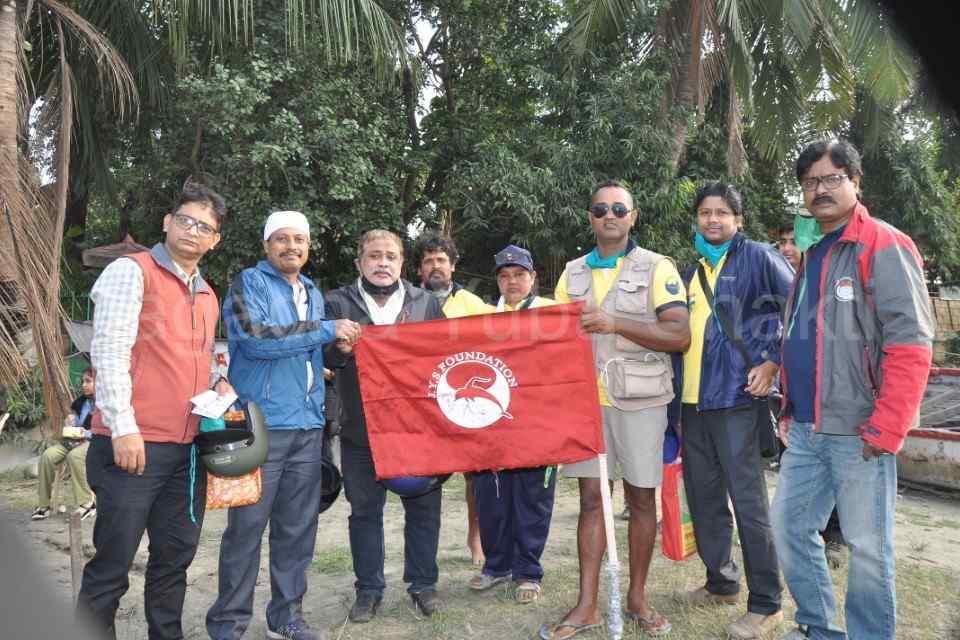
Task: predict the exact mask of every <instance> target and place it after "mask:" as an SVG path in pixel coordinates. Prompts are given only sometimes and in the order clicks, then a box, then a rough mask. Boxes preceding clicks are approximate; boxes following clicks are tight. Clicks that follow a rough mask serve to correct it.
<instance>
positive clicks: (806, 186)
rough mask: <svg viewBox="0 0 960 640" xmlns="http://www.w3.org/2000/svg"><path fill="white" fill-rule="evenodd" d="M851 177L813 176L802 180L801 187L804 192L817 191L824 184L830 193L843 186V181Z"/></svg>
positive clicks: (838, 174) (840, 175) (832, 174)
mask: <svg viewBox="0 0 960 640" xmlns="http://www.w3.org/2000/svg"><path fill="white" fill-rule="evenodd" d="M849 177H850V176H848V175H847V174H845V173H831V174H829V175H826V176H811V177H809V178H804V179H803V180H801V181H800V186H801V187H803V190H804V191H816V190H817V189H818V188H819V187H820V185H821V184H823V186H825V187H826V188H827V190H828V191H833V190H834V189H836V188H837V187H839V186H840V185H841V184H843V181H844V180H845V179H846V178H849Z"/></svg>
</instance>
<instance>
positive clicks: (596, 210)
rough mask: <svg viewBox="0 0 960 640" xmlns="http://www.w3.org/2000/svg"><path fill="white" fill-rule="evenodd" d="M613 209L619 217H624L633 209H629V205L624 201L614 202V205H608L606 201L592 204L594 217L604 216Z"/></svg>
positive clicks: (591, 211)
mask: <svg viewBox="0 0 960 640" xmlns="http://www.w3.org/2000/svg"><path fill="white" fill-rule="evenodd" d="M611 209H612V210H613V215H615V216H617V217H618V218H624V217H626V215H627V214H628V213H630V212H631V211H632V209H628V208H627V205H625V204H623V203H622V202H614V203H613V207H611V206H610V205H608V204H607V203H606V202H598V203H597V204H592V205H590V209H589V211H590V213H592V214H593V217H594V218H602V217H604V216H605V215H607V211H610V210H611Z"/></svg>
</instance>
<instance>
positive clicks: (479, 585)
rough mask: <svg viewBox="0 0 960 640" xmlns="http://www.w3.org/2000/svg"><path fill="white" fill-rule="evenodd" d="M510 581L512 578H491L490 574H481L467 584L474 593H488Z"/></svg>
mask: <svg viewBox="0 0 960 640" xmlns="http://www.w3.org/2000/svg"><path fill="white" fill-rule="evenodd" d="M509 579H510V576H491V575H490V574H487V573H482V572H481V573H478V574H477V575H475V576H473V577H472V578H470V581H469V582H467V586H468V587H469V588H470V589H471V590H473V591H486V590H487V589H489V588H491V587H495V586H497V585H498V584H501V583H503V582H506V581H507V580H509Z"/></svg>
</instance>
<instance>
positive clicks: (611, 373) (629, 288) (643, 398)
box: [566, 247, 674, 411]
mask: <svg viewBox="0 0 960 640" xmlns="http://www.w3.org/2000/svg"><path fill="white" fill-rule="evenodd" d="M669 259H670V258H667V257H665V256H662V255H660V254H659V253H654V252H653V251H647V250H646V249H641V248H640V247H636V248H635V249H634V250H633V251H631V252H630V253H629V254H627V255H626V256H624V258H623V265H622V267H621V269H620V273H619V274H618V275H617V279H616V281H615V282H614V283H613V286H611V287H610V291H609V292H608V293H607V295H606V297H605V298H604V299H603V304H601V305H600V308H601V309H602V310H603V311H605V312H606V313H608V314H609V315H611V316H613V317H615V318H625V319H627V320H635V321H638V322H656V320H657V312H656V309H655V308H654V305H653V295H652V293H651V287H652V286H653V274H654V271H655V270H656V267H657V265H658V264H659V263H660V261H661V260H669ZM566 273H567V293H568V294H569V295H570V299H571V300H586V301H587V304H593V302H594V295H593V275H592V274H591V272H590V267H588V266H587V257H586V256H583V257H580V258H577V259H576V260H573V261H571V262H568V263H567V270H566ZM591 337H592V339H593V356H594V360H595V362H596V366H597V372H598V374H599V376H600V379H601V381H602V382H603V384H604V387H606V391H607V398H609V400H610V403H611V404H612V405H613V406H615V407H617V408H618V409H622V410H624V411H637V410H640V409H647V408H649V407H659V406H662V405H665V404H667V403H669V402H670V401H671V400H672V399H673V395H674V394H673V366H672V365H671V363H670V356H669V355H668V354H666V353H663V352H661V351H651V350H650V349H647V348H646V347H642V346H640V345H638V344H637V343H635V342H633V341H631V340H628V339H627V338H624V337H623V336H621V335H617V334H609V335H608V334H600V333H594V334H591Z"/></svg>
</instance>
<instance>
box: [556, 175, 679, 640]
mask: <svg viewBox="0 0 960 640" xmlns="http://www.w3.org/2000/svg"><path fill="white" fill-rule="evenodd" d="M586 213H587V219H588V220H589V222H590V228H591V229H592V230H593V233H594V235H595V237H596V241H597V245H596V247H595V248H594V249H593V251H591V252H590V253H589V254H587V255H585V256H582V257H580V258H577V259H576V260H573V261H572V262H569V263H567V267H566V269H565V270H564V272H563V274H562V275H561V276H560V280H559V282H558V283H557V288H556V290H555V298H556V300H557V301H558V302H570V301H573V300H583V301H585V302H586V306H585V308H584V312H583V314H582V315H581V317H580V325H581V327H582V328H583V330H584V331H586V332H587V333H589V334H591V336H592V339H593V351H594V356H595V362H596V367H597V376H598V378H599V381H598V387H599V391H600V398H599V401H600V405H601V410H602V413H603V432H604V433H603V435H604V443H605V446H606V450H607V458H608V460H609V461H610V465H611V468H613V467H614V466H615V465H617V464H619V466H620V471H621V473H622V475H623V488H624V494H625V496H626V501H627V505H628V506H629V507H630V525H629V530H628V536H629V541H630V542H629V547H630V590H629V592H628V593H627V602H626V609H625V615H626V616H627V617H628V618H629V619H631V620H634V621H635V622H636V623H637V624H638V626H639V628H640V630H641V631H642V632H644V633H646V634H648V635H654V636H657V635H660V636H662V635H666V634H667V633H669V632H670V629H671V625H670V622H669V621H667V619H666V618H665V617H663V616H662V615H660V614H658V613H657V612H656V611H654V609H653V607H652V606H651V604H650V601H649V599H648V597H647V594H646V580H647V572H648V570H649V568H650V560H651V557H652V554H653V547H654V542H655V541H656V535H657V513H656V503H655V498H654V491H655V489H656V487H657V486H659V485H660V481H661V478H662V476H663V441H664V432H665V430H666V427H667V405H668V404H669V403H670V401H671V400H672V399H673V395H674V392H673V382H672V380H673V368H672V365H671V361H670V355H669V354H670V353H671V352H679V351H683V350H684V349H686V347H687V344H688V343H689V342H690V327H689V320H688V318H687V295H686V291H685V290H684V286H683V282H682V281H681V279H680V274H679V273H678V272H677V268H676V266H674V264H673V261H671V260H670V259H669V258H667V257H665V256H662V255H659V254H657V253H654V252H652V251H648V250H646V249H643V248H641V247H638V246H637V244H636V243H635V242H634V241H633V240H632V239H630V236H629V232H630V229H631V227H632V226H633V225H634V223H635V222H636V221H637V217H638V214H637V211H636V209H635V208H634V206H633V197H632V196H631V195H630V192H629V191H628V190H627V189H626V188H624V187H623V186H622V185H620V184H619V183H617V182H615V181H607V182H604V183H602V184H600V185H599V186H598V187H597V188H596V190H595V191H594V193H593V196H592V198H591V201H590V207H589V209H588V210H587V212H586ZM628 379H630V380H635V381H642V383H641V384H638V385H629V386H628V385H625V384H623V382H624V381H625V380H628ZM564 474H565V475H567V476H568V477H574V478H577V479H578V480H579V486H580V518H579V523H578V525H577V550H578V553H579V559H580V596H579V599H578V601H577V604H576V606H575V607H574V608H573V609H571V610H570V611H569V612H568V613H567V614H566V615H565V616H564V617H563V618H561V619H560V621H559V622H557V623H556V624H545V625H543V626H542V627H541V628H540V632H539V636H540V637H541V638H543V640H562V639H565V638H570V637H573V636H575V635H577V634H579V633H581V632H583V631H586V630H588V629H592V628H596V627H598V626H599V625H600V621H601V616H600V610H599V609H598V607H597V595H598V590H599V580H600V562H601V559H602V557H603V553H604V549H605V546H606V539H605V537H604V525H603V511H602V508H601V501H600V467H599V462H598V460H596V459H594V460H588V461H585V462H580V463H577V464H572V465H566V466H565V467H564Z"/></svg>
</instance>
